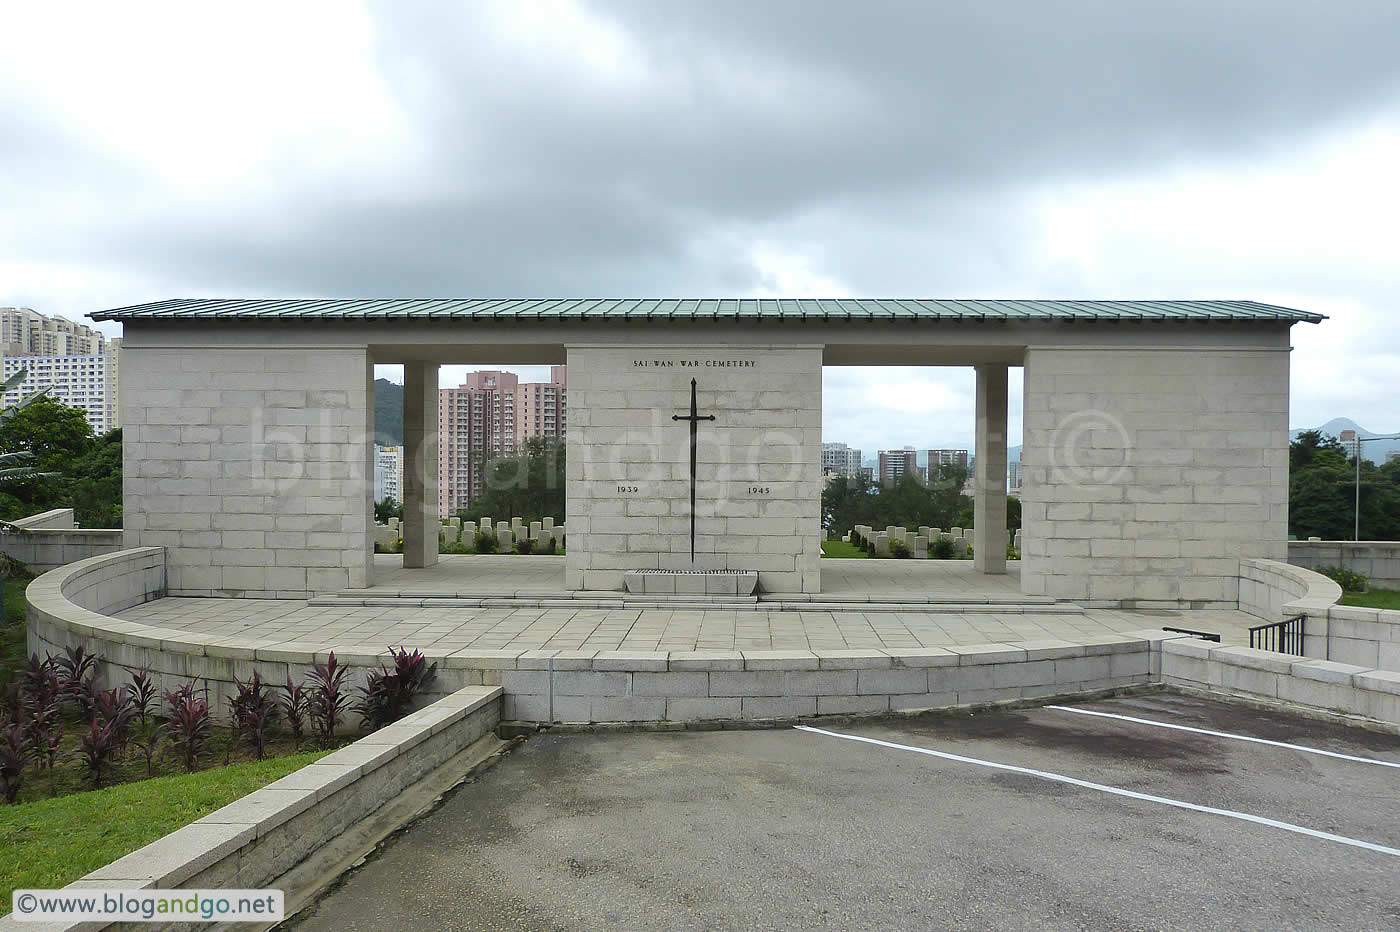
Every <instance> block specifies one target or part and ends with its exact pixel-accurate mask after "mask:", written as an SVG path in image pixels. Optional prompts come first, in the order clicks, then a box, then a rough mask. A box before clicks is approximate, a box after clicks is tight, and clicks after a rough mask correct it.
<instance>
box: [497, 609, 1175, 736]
mask: <svg viewBox="0 0 1400 932" xmlns="http://www.w3.org/2000/svg"><path fill="white" fill-rule="evenodd" d="M1162 637H1170V635H1167V634H1166V633H1165V632H1162V631H1154V632H1141V633H1139V634H1134V635H1124V636H1122V637H1117V638H1113V637H1109V638H1103V639H1102V640H1101V641H1100V642H1098V643H1088V644H1067V643H1063V642H1028V643H1024V644H1017V645H1007V644H982V645H975V646H969V647H949V648H919V649H910V650H894V649H885V650H874V651H872V650H825V651H824V650H817V651H803V650H773V651H763V650H744V651H691V652H672V653H669V654H668V653H665V652H656V653H648V652H639V651H633V652H627V651H615V652H600V653H591V652H587V653H585V652H577V653H571V652H568V651H560V652H552V651H531V652H529V653H528V654H523V655H520V656H518V657H516V658H514V663H513V666H514V669H504V670H499V671H496V670H492V671H487V673H486V675H487V676H488V678H489V679H490V680H492V681H495V680H496V678H497V677H499V682H500V684H501V685H502V686H503V687H505V691H506V698H505V716H506V718H508V719H514V720H521V721H530V722H695V721H713V720H722V721H730V720H732V721H756V720H764V719H787V718H797V717H802V716H811V715H850V714H870V713H878V712H891V711H893V712H905V711H915V710H920V709H937V708H948V707H952V706H959V705H975V704H979V703H986V702H994V701H1002V700H1008V699H1027V698H1037V697H1046V696H1059V695H1066V694H1069V693H1076V692H1088V691H1093V690H1103V689H1112V688H1120V687H1127V686H1137V685H1144V684H1147V683H1150V682H1152V680H1153V675H1154V673H1155V672H1156V671H1155V669H1154V668H1153V663H1152V656H1153V655H1152V642H1153V639H1154V638H1155V639H1160V638H1162ZM502 660H503V661H504V658H502Z"/></svg>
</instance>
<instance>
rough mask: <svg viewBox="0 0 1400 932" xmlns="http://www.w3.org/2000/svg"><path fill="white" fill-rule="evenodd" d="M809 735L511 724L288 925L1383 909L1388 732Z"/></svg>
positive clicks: (771, 921)
mask: <svg viewBox="0 0 1400 932" xmlns="http://www.w3.org/2000/svg"><path fill="white" fill-rule="evenodd" d="M1086 711H1087V712H1097V713H1100V714H1098V715H1088V714H1083V713H1084V712H1086ZM1110 716H1116V717H1110ZM1130 719H1142V720H1144V721H1141V722H1139V721H1132V720H1130ZM1149 723H1157V724H1149ZM1162 725H1175V726H1177V727H1176V728H1166V727H1161V726H1162ZM818 727H819V728H820V729H821V730H820V731H809V730H800V729H781V730H768V731H692V732H664V733H641V732H631V733H601V734H548V733H546V734H542V735H538V736H535V737H533V738H531V739H529V740H528V741H526V742H525V743H523V744H521V745H520V746H519V747H518V748H517V749H516V750H515V751H514V752H512V753H511V754H510V755H509V756H507V757H506V758H505V759H504V760H503V761H502V762H501V763H499V764H498V765H497V766H495V767H494V768H492V769H491V770H489V771H487V772H485V773H484V774H482V775H480V776H479V778H478V779H477V780H476V781H475V782H473V783H469V784H467V785H464V786H463V787H461V788H460V789H459V790H457V791H456V792H455V793H454V794H453V795H452V796H451V797H450V798H448V799H447V800H446V801H445V802H444V803H443V805H442V806H440V807H439V808H438V809H437V810H436V811H434V812H433V813H432V814H431V815H429V816H428V817H426V818H425V819H423V820H421V821H420V822H418V823H417V824H415V825H414V826H412V827H411V828H410V829H408V830H407V831H405V832H404V833H402V834H401V835H399V836H398V837H397V838H396V839H394V840H393V841H392V842H391V843H390V844H388V845H387V846H386V847H384V848H383V849H382V850H381V851H380V852H378V853H377V854H376V855H375V856H374V857H372V858H371V859H370V860H368V861H367V862H366V863H365V864H364V865H363V866H362V867H360V868H358V869H357V870H355V871H353V872H351V873H350V874H348V875H347V876H346V877H345V878H344V879H343V880H342V881H341V883H340V884H339V885H338V886H337V887H335V888H334V889H333V890H331V891H330V892H329V893H328V894H327V895H326V896H325V897H323V898H322V900H321V901H320V902H319V903H317V904H316V905H315V906H314V907H313V908H311V909H310V910H308V911H306V912H304V913H302V914H301V915H299V916H297V917H295V918H294V919H293V920H292V921H291V923H290V924H291V925H292V926H293V927H294V928H297V929H303V930H317V929H326V930H336V932H342V930H356V929H375V930H380V929H386V928H395V927H398V928H413V929H418V928H431V929H487V930H491V929H608V930H616V929H696V930H700V929H707V930H708V929H783V930H786V929H1033V930H1037V932H1043V930H1049V929H1085V930H1096V929H1104V930H1123V929H1271V930H1275V929H1346V930H1358V929H1389V930H1394V929H1397V928H1400V737H1397V736H1392V735H1382V734H1377V733H1373V732H1367V731H1361V730H1358V729H1354V728H1348V727H1346V726H1344V725H1337V724H1330V723H1319V722H1316V721H1312V720H1309V719H1304V718H1301V717H1295V716H1292V715H1287V714H1279V713H1270V712H1260V711H1256V710H1252V709H1248V708H1244V707H1239V706H1233V705H1229V704H1225V703H1219V702H1212V701H1206V700H1200V699H1195V698H1186V697H1182V696H1175V695H1166V694H1162V695H1152V696H1146V697H1138V698H1128V699H1115V700H1107V701H1102V702H1091V703H1084V704H1079V705H1075V706H1067V707H1065V708H1053V707H1047V708H1035V709H1026V710H1020V711H1013V712H988V713H980V714H960V715H946V716H932V715H930V716H923V717H919V718H906V719H889V720H880V721H859V722H855V723H848V724H844V725H843V724H825V723H819V724H818ZM1203 731H1214V732H1220V733H1222V734H1206V733H1203ZM1246 738H1252V739H1256V740H1252V741H1251V740H1243V739H1246ZM1270 742H1276V743H1270ZM1280 744H1282V745H1291V746H1280ZM1299 747H1306V748H1308V749H1310V750H1300V749H1299ZM1314 751H1316V752H1327V753H1314ZM930 752H931V753H930Z"/></svg>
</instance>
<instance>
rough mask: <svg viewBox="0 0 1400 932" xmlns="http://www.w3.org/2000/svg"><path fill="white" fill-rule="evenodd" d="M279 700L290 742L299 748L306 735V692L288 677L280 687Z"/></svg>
mask: <svg viewBox="0 0 1400 932" xmlns="http://www.w3.org/2000/svg"><path fill="white" fill-rule="evenodd" d="M280 699H281V702H282V714H283V715H285V716H287V727H288V728H290V729H291V730H292V742H293V743H294V744H295V745H296V747H298V748H300V747H301V739H302V737H303V736H304V735H305V734H306V715H307V709H306V692H305V690H303V689H302V688H301V687H300V686H298V685H297V684H296V683H294V682H292V678H291V676H288V677H287V682H286V683H284V684H283V685H282V695H281V697H280Z"/></svg>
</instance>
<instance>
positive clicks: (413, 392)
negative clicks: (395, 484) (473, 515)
mask: <svg viewBox="0 0 1400 932" xmlns="http://www.w3.org/2000/svg"><path fill="white" fill-rule="evenodd" d="M439 524H440V522H439V520H438V367H437V364H436V363H418V362H410V363H405V364H404V367H403V565H404V568H405V569H416V568H420V567H424V566H434V565H436V564H437V561H438V526H439Z"/></svg>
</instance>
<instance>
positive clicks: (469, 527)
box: [374, 517, 564, 550]
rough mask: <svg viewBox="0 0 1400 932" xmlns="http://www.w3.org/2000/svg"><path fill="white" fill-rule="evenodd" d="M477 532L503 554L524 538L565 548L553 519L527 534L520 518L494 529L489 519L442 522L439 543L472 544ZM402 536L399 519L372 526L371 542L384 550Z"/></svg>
mask: <svg viewBox="0 0 1400 932" xmlns="http://www.w3.org/2000/svg"><path fill="white" fill-rule="evenodd" d="M478 530H482V531H485V532H486V533H488V534H491V535H492V536H494V537H495V538H496V542H497V545H498V546H499V547H500V548H501V549H502V550H509V549H511V548H512V547H514V546H515V542H516V541H518V540H523V539H525V538H526V537H529V539H530V540H533V541H534V542H535V546H536V547H545V546H548V544H549V541H551V540H553V541H554V546H555V547H563V546H564V525H562V524H555V523H554V519H553V518H545V519H543V520H541V521H531V522H530V525H529V528H528V530H527V528H526V526H525V522H524V521H523V520H522V519H520V518H511V519H510V520H509V521H497V522H496V523H495V525H492V523H491V519H490V518H489V517H482V519H481V521H480V522H477V521H463V520H462V519H461V518H457V517H453V518H444V519H443V521H442V527H441V528H440V529H439V531H438V538H439V540H440V541H441V542H442V543H456V542H457V541H458V540H459V539H460V540H462V541H464V542H465V541H472V540H475V539H476V533H477V531H478ZM402 536H403V525H402V522H400V521H399V519H398V518H390V519H389V523H388V524H379V525H375V528H374V542H375V543H376V544H379V545H381V546H383V547H391V546H393V545H394V544H395V543H396V542H397V541H398V539H399V538H400V537H402Z"/></svg>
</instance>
